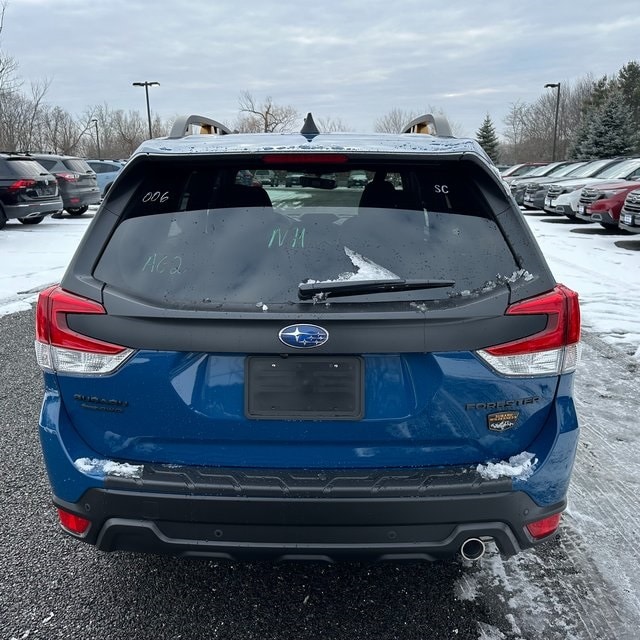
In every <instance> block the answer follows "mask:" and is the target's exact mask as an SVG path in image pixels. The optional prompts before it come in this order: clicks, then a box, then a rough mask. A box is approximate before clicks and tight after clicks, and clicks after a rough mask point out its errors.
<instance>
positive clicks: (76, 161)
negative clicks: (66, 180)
mask: <svg viewBox="0 0 640 640" xmlns="http://www.w3.org/2000/svg"><path fill="white" fill-rule="evenodd" d="M62 164H63V165H64V166H65V167H67V169H69V171H75V172H76V173H88V172H89V171H93V169H92V168H91V167H90V166H89V165H88V164H87V163H86V162H85V161H84V160H82V158H65V159H64V160H63V161H62Z"/></svg>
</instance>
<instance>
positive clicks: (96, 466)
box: [73, 458, 144, 478]
mask: <svg viewBox="0 0 640 640" xmlns="http://www.w3.org/2000/svg"><path fill="white" fill-rule="evenodd" d="M73 464H74V466H75V467H76V469H78V470H79V471H82V472H83V473H89V474H99V475H105V476H117V477H118V478H140V477H142V471H143V470H144V466H143V465H141V464H140V465H137V464H128V463H126V462H113V460H98V459H97V458H78V459H77V460H76V461H75V462H74V463H73Z"/></svg>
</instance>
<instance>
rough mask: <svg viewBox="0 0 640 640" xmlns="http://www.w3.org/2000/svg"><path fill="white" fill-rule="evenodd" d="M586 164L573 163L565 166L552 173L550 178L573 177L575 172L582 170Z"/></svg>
mask: <svg viewBox="0 0 640 640" xmlns="http://www.w3.org/2000/svg"><path fill="white" fill-rule="evenodd" d="M585 164H586V162H572V163H571V164H565V165H562V166H561V167H558V168H557V170H555V171H552V172H551V173H550V174H549V176H550V177H553V178H561V177H563V176H570V175H573V172H574V171H577V170H578V169H580V168H582V167H583V166H584V165H585Z"/></svg>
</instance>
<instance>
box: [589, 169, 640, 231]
mask: <svg viewBox="0 0 640 640" xmlns="http://www.w3.org/2000/svg"><path fill="white" fill-rule="evenodd" d="M635 189H640V182H629V181H628V180H617V181H615V182H605V183H603V184H597V185H592V186H590V187H585V188H584V189H583V190H582V193H581V194H580V201H579V203H578V211H577V217H578V218H580V219H581V220H585V221H587V222H599V223H600V225H601V226H603V227H604V228H605V229H617V228H618V220H619V219H620V210H621V209H622V205H623V204H624V200H625V198H626V197H627V194H628V193H630V192H631V191H634V190H635Z"/></svg>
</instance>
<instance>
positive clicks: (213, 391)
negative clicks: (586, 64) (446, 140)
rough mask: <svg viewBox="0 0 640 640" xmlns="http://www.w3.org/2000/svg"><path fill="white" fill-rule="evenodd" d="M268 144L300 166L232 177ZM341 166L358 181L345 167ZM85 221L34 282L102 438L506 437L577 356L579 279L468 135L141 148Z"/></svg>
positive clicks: (139, 455)
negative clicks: (547, 256)
mask: <svg viewBox="0 0 640 640" xmlns="http://www.w3.org/2000/svg"><path fill="white" fill-rule="evenodd" d="M265 164H267V165H268V166H271V167H275V168H277V169H278V170H280V171H282V172H283V173H284V172H285V171H286V172H287V173H296V172H298V173H304V175H305V178H304V179H303V186H302V187H301V188H300V189H299V190H295V189H289V190H282V189H272V190H267V189H263V188H261V187H259V186H258V187H255V186H254V187H248V186H245V185H242V184H238V181H237V180H236V178H237V176H240V175H241V174H242V172H244V171H255V170H256V169H257V168H259V167H261V166H265ZM354 169H355V170H362V171H366V172H367V173H368V175H371V176H373V179H372V181H371V183H370V184H369V185H367V187H366V188H365V190H364V191H360V190H353V189H348V188H347V187H338V186H337V185H338V184H341V183H342V184H346V178H347V177H348V175H349V172H350V171H353V170H354ZM343 178H344V180H343ZM92 231H93V233H92V234H89V235H88V236H87V237H86V238H85V240H84V242H83V244H82V246H81V247H80V249H79V251H78V253H77V254H76V257H75V258H74V261H73V263H72V265H71V267H70V269H69V271H68V273H67V275H66V277H65V279H64V281H63V283H62V288H55V289H51V290H50V291H48V292H46V293H45V294H44V296H43V300H42V301H41V305H40V309H39V330H38V331H39V344H40V346H39V350H40V354H39V358H40V360H41V363H42V362H45V368H49V369H50V370H56V371H57V375H56V385H57V388H58V389H59V391H60V395H61V398H62V410H63V411H64V412H65V415H66V416H67V418H68V420H69V423H70V424H71V425H73V429H74V430H75V431H76V432H77V433H78V434H79V435H80V437H81V440H82V441H83V442H84V443H86V445H87V446H88V447H89V450H91V451H92V452H94V453H95V455H98V456H101V457H106V458H110V459H117V460H126V461H130V462H132V461H133V462H140V463H144V462H160V463H168V464H189V465H201V466H235V467H274V468H349V467H351V468H356V467H359V468H367V467H400V466H405V467H406V466H410V467H414V466H434V465H435V466H441V465H461V464H472V463H478V462H484V461H487V460H489V459H506V458H508V457H510V456H513V455H516V454H518V453H521V452H523V451H525V450H526V449H527V448H528V447H529V446H530V445H531V444H532V443H533V442H534V441H536V439H537V438H539V437H540V436H541V433H542V431H543V430H544V428H545V424H546V423H547V420H548V418H549V416H550V415H551V413H552V412H553V410H554V399H555V394H556V390H557V386H558V381H559V376H560V375H561V373H562V372H563V371H568V370H570V369H571V361H572V357H573V355H572V352H570V351H569V352H568V351H567V349H568V346H567V345H569V344H573V343H575V342H577V337H576V335H575V331H574V332H573V333H571V332H570V331H568V329H567V327H568V326H569V325H571V324H572V321H571V317H572V314H573V317H574V318H575V317H576V314H577V308H576V305H575V304H574V303H575V299H574V298H573V297H572V296H571V294H570V293H568V292H567V291H566V290H565V289H563V288H561V287H560V288H554V286H555V283H554V281H553V278H552V277H551V274H550V273H549V270H548V268H547V267H546V265H545V263H544V260H543V259H542V257H541V255H540V253H539V251H538V249H537V246H536V245H535V242H534V240H533V238H532V237H531V235H530V233H529V231H528V229H527V227H526V225H525V224H524V223H523V221H522V219H521V217H520V214H519V212H518V211H516V210H514V209H512V205H511V203H510V199H509V198H508V197H507V195H506V193H505V191H504V187H502V185H500V183H499V180H498V179H497V177H495V176H493V175H492V173H491V171H490V170H487V169H486V168H484V166H483V165H482V163H480V162H479V161H477V159H476V158H475V157H473V156H472V157H470V158H469V159H468V160H467V159H465V158H464V157H463V158H460V157H457V158H453V157H452V158H438V159H437V160H435V161H434V162H432V163H429V164H425V163H424V160H423V159H421V158H419V157H412V156H409V155H407V156H402V157H396V156H376V157H373V158H372V157H371V156H367V155H362V156H357V155H351V156H349V155H341V154H329V155H319V154H316V155H315V156H312V155H311V154H306V155H304V154H303V155H301V156H298V155H281V156H277V155H268V156H262V155H259V156H251V157H250V156H247V154H244V155H243V156H227V157H220V158H215V159H212V158H211V157H207V158H200V159H195V160H192V159H189V160H183V161H180V160H177V159H175V158H174V159H172V160H171V161H167V160H166V159H162V158H154V157H149V158H146V159H138V160H134V161H132V162H131V163H130V165H129V166H128V167H127V168H126V169H125V173H123V175H122V176H121V179H120V180H119V181H118V183H117V185H116V186H115V187H114V189H113V190H112V192H111V193H110V194H109V196H108V198H107V201H106V203H105V205H103V208H102V209H101V212H100V214H99V215H98V218H97V219H96V221H95V223H94V226H93V228H92ZM96 256H98V258H96ZM573 325H575V322H574V323H573ZM47 362H48V365H47V364H46V363H47Z"/></svg>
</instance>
